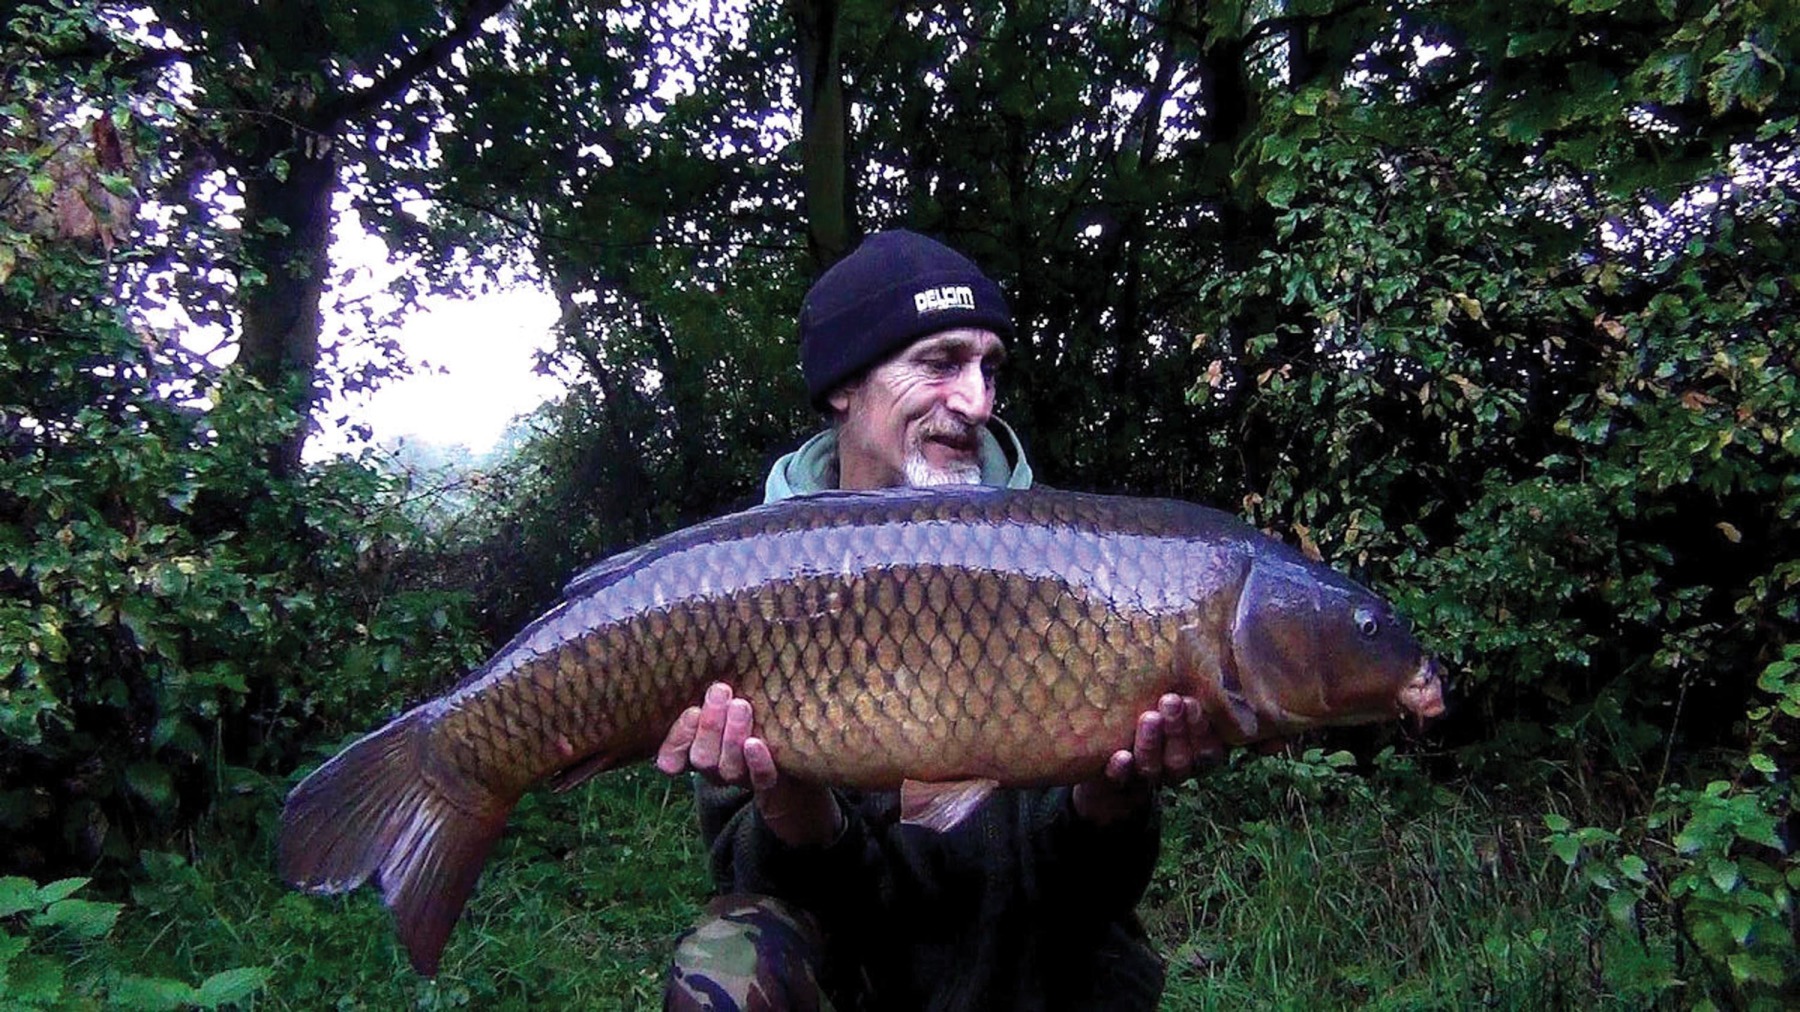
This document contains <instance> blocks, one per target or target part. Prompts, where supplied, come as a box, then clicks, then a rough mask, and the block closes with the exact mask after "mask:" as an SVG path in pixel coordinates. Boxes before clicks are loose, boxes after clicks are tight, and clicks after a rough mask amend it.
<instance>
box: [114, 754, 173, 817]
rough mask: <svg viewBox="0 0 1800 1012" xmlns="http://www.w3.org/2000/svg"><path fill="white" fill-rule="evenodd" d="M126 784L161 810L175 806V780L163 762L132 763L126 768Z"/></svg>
mask: <svg viewBox="0 0 1800 1012" xmlns="http://www.w3.org/2000/svg"><path fill="white" fill-rule="evenodd" d="M125 785H126V786H127V787H129V788H131V793H133V794H136V795H137V796H138V797H140V798H143V799H144V800H145V801H147V802H149V803H150V805H151V807H153V808H155V809H156V810H157V811H159V812H167V811H170V810H172V809H173V808H174V807H175V780H174V778H173V777H171V776H169V771H168V770H167V769H165V768H164V767H163V765H162V764H161V763H154V762H136V763H132V764H131V765H130V766H128V767H126V768H125Z"/></svg>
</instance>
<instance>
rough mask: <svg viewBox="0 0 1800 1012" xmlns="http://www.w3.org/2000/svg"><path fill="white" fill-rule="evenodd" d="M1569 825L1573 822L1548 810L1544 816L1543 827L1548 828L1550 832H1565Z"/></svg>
mask: <svg viewBox="0 0 1800 1012" xmlns="http://www.w3.org/2000/svg"><path fill="white" fill-rule="evenodd" d="M1571 825H1573V823H1571V822H1570V821H1569V820H1568V819H1566V818H1564V817H1562V816H1560V815H1558V814H1556V813H1555V812H1550V813H1548V814H1546V815H1545V816H1544V827H1545V828H1547V829H1549V830H1550V832H1552V833H1567V832H1568V831H1569V827H1570V826H1571Z"/></svg>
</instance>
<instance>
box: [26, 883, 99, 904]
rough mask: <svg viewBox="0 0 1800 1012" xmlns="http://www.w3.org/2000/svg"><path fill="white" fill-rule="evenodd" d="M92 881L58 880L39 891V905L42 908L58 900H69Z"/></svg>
mask: <svg viewBox="0 0 1800 1012" xmlns="http://www.w3.org/2000/svg"><path fill="white" fill-rule="evenodd" d="M90 881H92V879H86V878H64V879H57V880H56V881H55V882H51V883H49V884H47V885H45V886H44V887H43V888H41V889H39V890H38V891H37V900H38V903H39V904H40V905H42V906H49V905H50V904H52V903H55V902H56V901H57V900H64V899H68V898H69V897H70V896H73V895H75V893H76V892H77V891H78V890H80V889H81V887H82V886H84V885H87V884H88V883H89V882H90Z"/></svg>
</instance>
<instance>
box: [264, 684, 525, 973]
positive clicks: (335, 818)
mask: <svg viewBox="0 0 1800 1012" xmlns="http://www.w3.org/2000/svg"><path fill="white" fill-rule="evenodd" d="M430 726H431V722H430V719H429V714H428V713H427V712H426V711H425V710H424V709H422V708H421V709H415V710H412V711H410V712H408V713H406V714H403V715H402V716H400V717H398V718H396V719H395V720H393V721H392V722H391V723H389V724H388V725H387V726H385V727H383V728H381V729H380V730H378V731H375V732H373V733H371V734H368V735H365V736H364V737H362V738H360V739H358V740H357V741H356V742H355V743H354V744H352V745H351V746H350V747H349V748H347V749H345V750H344V751H343V752H340V753H339V754H338V755H336V756H334V757H333V758H332V759H331V760H330V761H329V762H327V763H326V764H325V765H323V766H321V767H319V768H318V769H316V770H314V771H313V772H312V773H311V774H310V775H309V776H307V778H306V779H305V780H302V781H301V782H300V784H299V786H297V787H295V788H294V790H293V791H292V792H291V793H290V794H289V795H288V797H287V804H286V805H285V806H284V807H283V809H282V813H281V843H280V856H279V858H278V867H279V869H280V872H281V877H282V879H284V880H285V881H286V882H287V883H288V884H289V885H292V886H293V887H295V888H297V889H303V890H305V891H307V892H313V893H325V894H331V893H344V892H349V891H350V890H352V889H355V888H356V887H357V886H359V885H361V884H362V883H364V882H366V881H368V880H369V879H370V878H371V877H373V878H374V879H375V882H376V883H377V885H379V887H380V889H381V897H382V900H383V902H385V903H386V904H387V906H388V909H390V910H392V911H393V912H394V923H395V928H396V930H397V931H398V932H399V935H400V941H401V943H402V944H403V945H405V946H406V951H407V955H408V957H409V959H410V960H411V962H412V966H413V969H415V970H417V971H418V972H419V973H420V974H422V975H424V976H426V977H431V976H435V975H436V973H437V967H438V959H439V957H440V956H441V955H442V954H443V951H444V943H445V941H446V940H447V939H448V938H449V936H450V928H451V926H452V925H454V924H455V923H456V919H457V917H458V916H459V915H461V913H462V908H463V904H464V903H466V902H467V901H468V898H469V893H470V892H471V891H472V890H473V889H474V888H475V880H476V879H477V878H478V877H479V876H480V875H481V868H482V865H483V864H485V863H486V861H487V856H488V852H489V851H490V850H492V849H493V846H494V841H496V840H498V839H499V838H500V832H501V830H502V829H503V828H504V827H505V825H506V817H507V814H508V813H509V812H510V811H511V810H512V807H513V804H514V802H516V801H517V799H516V798H513V799H503V798H498V797H494V796H493V795H492V794H489V793H488V792H485V791H483V790H481V789H480V788H476V789H475V790H471V791H466V792H459V793H458V794H456V795H454V796H453V795H452V794H451V793H450V792H447V791H446V790H444V789H443V788H442V787H441V786H440V785H438V784H437V783H435V782H434V781H433V779H432V778H430V777H428V776H427V775H426V765H427V758H428V756H429V748H430V741H429V739H430V735H429V733H428V732H429V730H430Z"/></svg>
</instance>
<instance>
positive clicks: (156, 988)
mask: <svg viewBox="0 0 1800 1012" xmlns="http://www.w3.org/2000/svg"><path fill="white" fill-rule="evenodd" d="M107 997H108V998H111V999H112V1001H113V1003H114V1004H116V1005H122V1006H124V1007H126V1008H130V1009H140V1010H142V1012H175V1010H177V1009H180V1008H182V1007H184V1006H187V1005H192V1004H194V1003H195V1002H197V1001H199V1000H200V992H199V991H196V990H194V987H193V985H192V984H184V983H182V982H181V981H179V980H169V979H168V978H166V977H126V978H125V979H123V980H121V981H119V982H118V983H117V984H114V985H113V986H112V988H111V990H110V991H109V992H108V994H107Z"/></svg>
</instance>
